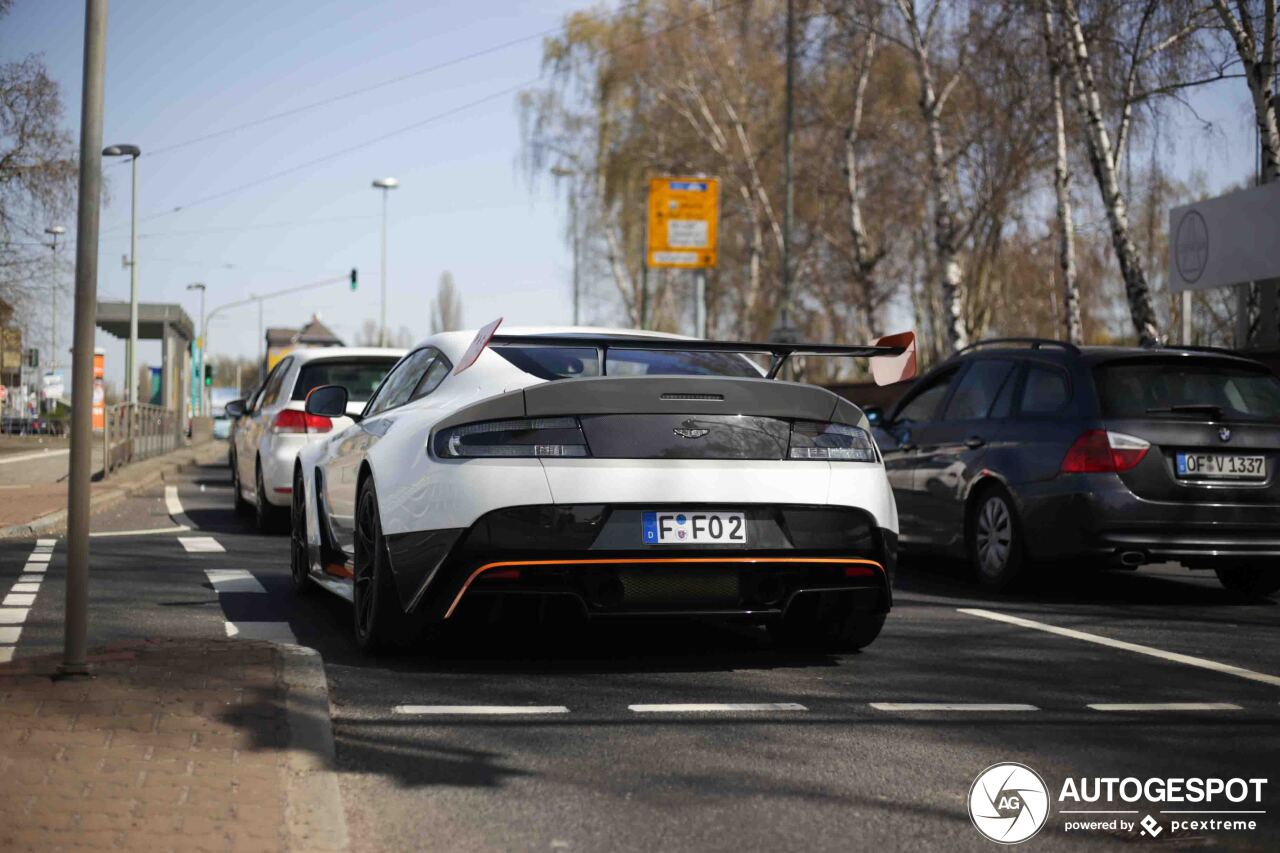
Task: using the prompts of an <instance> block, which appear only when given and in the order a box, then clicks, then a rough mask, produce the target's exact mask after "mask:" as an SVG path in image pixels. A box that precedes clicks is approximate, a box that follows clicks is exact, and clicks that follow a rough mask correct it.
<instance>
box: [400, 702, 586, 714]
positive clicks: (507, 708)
mask: <svg viewBox="0 0 1280 853" xmlns="http://www.w3.org/2000/svg"><path fill="white" fill-rule="evenodd" d="M391 712H392V713H393V714H424V715H425V714H468V715H481V714H491V715H497V716H508V715H513V714H567V713H569V709H568V708H566V707H565V706H564V705H396V706H395V707H394V708H392V709H391Z"/></svg>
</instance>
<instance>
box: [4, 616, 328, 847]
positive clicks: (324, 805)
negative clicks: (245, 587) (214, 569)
mask: <svg viewBox="0 0 1280 853" xmlns="http://www.w3.org/2000/svg"><path fill="white" fill-rule="evenodd" d="M90 660H91V661H92V665H93V668H94V677H93V678H91V679H80V680H67V681H59V680H54V679H53V678H51V674H52V673H53V672H54V670H55V668H56V666H57V663H58V659H57V658H56V657H54V656H46V657H40V658H27V659H24V660H18V661H14V662H12V663H9V664H4V665H0V849H4V850H41V851H43V850H50V849H57V848H63V847H73V846H75V847H89V848H104V849H121V850H184V851H185V850H210V851H213V850H236V851H240V850H246V851H257V850H272V851H274V850H341V849H345V847H346V827H345V821H344V818H343V810H342V804H341V801H340V799H339V796H338V788H337V782H336V777H335V774H334V772H333V771H332V755H333V738H332V731H331V729H330V725H329V705H328V694H327V690H326V688H325V686H324V685H325V682H324V670H323V664H322V663H321V662H320V658H319V656H318V655H316V654H315V653H314V652H312V651H310V650H308V649H301V648H299V647H297V646H280V645H275V644H271V643H260V642H252V641H247V640H207V641H167V640H150V641H140V642H136V643H129V644H118V645H115V646H109V647H107V648H105V649H100V650H97V651H96V652H95V653H94V654H93V655H92V656H91V657H90Z"/></svg>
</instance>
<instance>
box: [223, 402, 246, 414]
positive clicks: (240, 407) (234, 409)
mask: <svg viewBox="0 0 1280 853" xmlns="http://www.w3.org/2000/svg"><path fill="white" fill-rule="evenodd" d="M222 408H223V410H224V411H226V413H227V417H229V418H243V417H244V400H232V401H231V402H230V403H227V404H226V405H225V406H223V407H222Z"/></svg>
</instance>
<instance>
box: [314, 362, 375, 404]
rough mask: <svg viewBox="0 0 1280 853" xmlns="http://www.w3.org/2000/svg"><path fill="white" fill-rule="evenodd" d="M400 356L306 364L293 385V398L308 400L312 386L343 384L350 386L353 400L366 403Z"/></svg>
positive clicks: (349, 390) (348, 389)
mask: <svg viewBox="0 0 1280 853" xmlns="http://www.w3.org/2000/svg"><path fill="white" fill-rule="evenodd" d="M398 360H399V359H396V358H363V359H360V360H359V361H353V360H347V361H339V360H338V359H334V360H332V361H329V360H324V361H311V362H308V363H306V364H304V365H302V370H301V371H299V372H298V382H297V384H296V385H294V386H293V399H295V400H305V399H307V395H308V394H310V393H311V389H312V388H319V387H320V386H321V385H341V386H342V387H343V388H346V389H347V394H348V395H349V396H348V399H349V400H350V401H351V402H352V403H365V402H368V400H369V398H370V397H372V396H373V392H374V390H375V389H376V388H377V387H378V383H379V382H381V381H382V377H384V376H386V375H387V371H388V370H390V369H391V366H392V365H394V364H395V363H396V362H397V361H398Z"/></svg>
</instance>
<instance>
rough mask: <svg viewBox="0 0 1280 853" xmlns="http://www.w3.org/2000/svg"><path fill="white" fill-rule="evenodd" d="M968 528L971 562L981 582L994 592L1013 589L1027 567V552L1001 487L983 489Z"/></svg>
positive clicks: (1009, 504) (967, 521) (1019, 528)
mask: <svg viewBox="0 0 1280 853" xmlns="http://www.w3.org/2000/svg"><path fill="white" fill-rule="evenodd" d="M965 526H966V530H965V541H966V542H967V543H968V547H969V562H970V564H971V565H972V566H973V572H974V576H975V577H976V578H977V579H978V583H979V584H981V585H982V586H983V587H984V588H985V589H989V590H992V591H995V592H1000V591H1003V590H1006V589H1009V588H1011V587H1012V586H1014V584H1016V583H1017V582H1018V580H1019V577H1020V575H1021V574H1022V570H1023V569H1024V568H1025V567H1026V549H1025V548H1024V546H1023V540H1022V528H1021V526H1019V524H1018V517H1017V515H1015V513H1014V508H1013V498H1012V497H1011V496H1010V495H1009V492H1008V491H1006V490H1005V489H1003V488H1001V487H1000V486H990V487H988V488H986V489H984V490H983V491H982V492H981V493H980V494H979V495H978V499H977V500H976V501H975V502H974V505H973V509H972V510H971V511H970V512H969V515H968V519H967V520H966V522H965Z"/></svg>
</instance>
